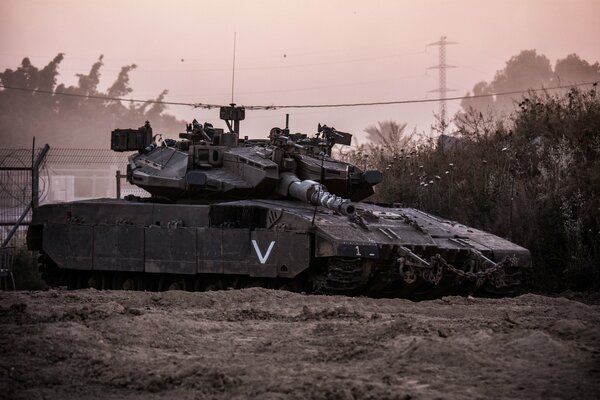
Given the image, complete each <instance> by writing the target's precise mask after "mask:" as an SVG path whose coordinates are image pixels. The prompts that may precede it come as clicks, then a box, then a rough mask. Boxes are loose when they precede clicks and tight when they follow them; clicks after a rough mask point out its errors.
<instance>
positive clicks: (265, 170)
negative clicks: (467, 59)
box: [28, 105, 530, 299]
mask: <svg viewBox="0 0 600 400" xmlns="http://www.w3.org/2000/svg"><path fill="white" fill-rule="evenodd" d="M220 117H221V119H222V120H224V121H225V125H226V128H215V127H214V126H213V125H212V124H209V123H204V124H201V123H199V122H197V121H196V120H194V121H193V122H192V123H191V124H189V125H187V127H186V131H185V132H184V133H181V134H179V140H173V139H165V140H163V139H162V137H161V136H160V135H154V134H153V131H152V127H151V125H150V123H148V122H146V124H145V125H144V126H142V127H141V128H138V129H116V130H114V131H113V132H112V133H111V149H112V150H114V151H118V152H134V153H132V154H131V155H130V156H129V158H128V165H127V180H128V181H129V182H130V183H132V184H134V185H136V186H138V187H140V188H143V189H145V190H146V191H147V192H149V193H150V194H151V197H150V198H137V197H133V196H129V197H127V198H125V199H96V200H87V201H75V202H70V203H63V204H48V205H43V206H40V207H38V208H36V209H35V210H34V212H33V218H32V222H31V225H30V228H29V231H28V245H29V248H30V249H31V250H38V251H39V252H40V254H41V256H40V263H41V265H40V268H41V271H42V276H43V278H44V279H45V280H46V281H47V282H48V283H49V284H50V285H67V286H69V287H72V288H78V287H94V288H97V289H135V290H168V289H179V290H216V289H224V288H243V287H251V286H262V287H268V288H281V289H287V290H293V291H303V292H309V293H319V294H342V295H368V296H374V297H406V298H415V299H421V298H432V297H438V296H442V295H447V294H453V293H474V292H477V291H482V290H485V291H487V292H494V293H505V292H510V291H511V290H513V289H514V288H515V287H518V285H519V283H520V276H521V273H522V271H523V269H525V268H528V267H529V265H530V254H529V252H528V250H526V249H524V248H522V247H520V246H518V245H516V244H514V243H511V242H510V241H507V240H505V239H502V238H500V237H498V236H495V235H492V234H490V233H486V232H483V231H480V230H477V229H474V228H470V227H468V226H465V225H462V224H460V223H457V222H453V221H448V220H445V219H442V218H439V217H436V216H434V215H431V214H428V213H426V212H423V211H421V210H418V209H414V208H404V207H400V206H399V205H397V204H373V203H369V202H365V201H364V200H365V199H367V198H368V197H369V196H371V195H372V194H373V193H374V189H373V187H374V186H375V185H376V184H377V183H379V182H381V181H382V179H383V175H382V173H381V172H380V171H374V170H369V171H363V170H361V169H360V168H359V167H358V166H356V165H352V164H349V163H347V162H343V161H340V160H336V159H334V158H333V157H332V148H333V147H334V146H335V145H350V142H351V138H352V135H351V134H349V133H346V132H341V131H338V130H336V129H335V128H332V127H328V126H326V125H323V126H322V125H320V124H319V125H318V129H317V132H316V134H315V135H311V136H309V135H306V134H300V133H294V134H292V133H290V130H289V128H288V119H287V117H286V125H285V128H283V129H282V128H273V129H271V130H270V132H269V134H268V137H267V135H265V139H248V137H247V136H246V137H243V138H242V137H240V121H242V120H243V119H244V118H245V110H244V108H242V107H236V106H235V105H231V106H230V107H222V108H221V109H220Z"/></svg>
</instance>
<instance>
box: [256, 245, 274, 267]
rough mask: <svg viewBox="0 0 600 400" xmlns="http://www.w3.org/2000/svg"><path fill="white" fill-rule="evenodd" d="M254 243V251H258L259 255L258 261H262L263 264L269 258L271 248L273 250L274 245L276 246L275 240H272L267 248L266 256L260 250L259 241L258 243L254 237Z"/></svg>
mask: <svg viewBox="0 0 600 400" xmlns="http://www.w3.org/2000/svg"><path fill="white" fill-rule="evenodd" d="M252 245H253V246H254V251H256V255H257V256H258V261H260V263H261V264H264V263H266V262H267V260H268V259H269V255H270V254H271V250H273V246H275V241H274V240H272V241H271V244H270V245H269V248H268V249H267V252H266V253H265V255H264V256H263V254H262V252H261V251H260V249H259V248H258V243H256V240H254V239H252Z"/></svg>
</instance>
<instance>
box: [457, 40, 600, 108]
mask: <svg viewBox="0 0 600 400" xmlns="http://www.w3.org/2000/svg"><path fill="white" fill-rule="evenodd" d="M597 80H600V65H599V64H598V62H596V63H595V64H590V63H588V62H587V61H585V60H582V59H581V58H580V57H579V56H578V55H576V54H570V55H568V56H567V57H566V58H564V59H559V60H557V62H556V65H555V68H554V70H553V69H552V66H551V64H550V61H549V60H548V58H547V57H546V56H544V55H543V54H537V52H536V51H535V50H523V51H521V53H519V54H517V55H516V56H513V57H511V58H510V60H508V61H507V62H506V65H505V66H504V68H503V69H501V70H499V71H497V72H496V75H495V76H494V79H493V80H492V81H491V82H489V83H488V82H485V81H482V82H478V83H477V84H476V85H475V86H474V87H473V90H472V93H471V92H467V96H479V95H488V94H492V93H502V92H520V91H527V90H529V89H541V88H549V87H553V86H561V85H565V84H572V83H582V82H593V81H597ZM522 97H523V94H521V93H517V94H514V95H502V96H494V97H470V98H466V99H463V100H462V102H461V106H462V112H461V113H459V115H460V114H462V113H465V112H468V111H469V109H474V110H475V111H478V112H481V113H483V114H487V113H489V112H490V111H492V112H495V113H496V114H498V115H505V116H506V115H508V114H510V113H511V112H512V111H513V110H515V108H516V105H517V103H518V101H519V99H521V98H522Z"/></svg>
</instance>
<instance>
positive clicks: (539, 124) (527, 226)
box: [347, 88, 600, 291]
mask: <svg viewBox="0 0 600 400" xmlns="http://www.w3.org/2000/svg"><path fill="white" fill-rule="evenodd" d="M455 123H456V125H457V127H458V134H459V137H453V138H452V140H451V141H450V142H445V141H443V140H439V141H438V143H435V144H434V143H431V142H428V141H422V142H414V141H413V142H411V144H410V146H409V147H406V148H404V149H401V150H400V151H398V152H386V151H383V150H382V149H381V148H380V147H377V146H371V147H363V148H362V149H359V151H356V152H354V153H350V154H348V155H347V157H349V158H350V159H351V160H352V161H354V162H356V163H357V164H358V165H359V166H362V167H365V168H379V169H381V170H384V171H385V174H384V176H385V179H384V182H382V183H381V184H380V185H379V187H377V193H376V194H375V198H374V200H375V201H383V202H399V203H402V204H403V205H405V206H411V207H418V208H421V209H424V210H426V211H429V212H432V213H434V214H438V215H441V216H443V217H446V218H449V219H451V220H456V221H460V222H462V223H465V224H468V225H472V226H475V227H477V228H480V229H483V230H486V231H490V232H493V233H495V234H497V235H499V236H502V237H507V238H510V239H511V240H513V241H514V242H516V243H518V244H520V245H523V246H524V247H526V248H528V249H529V250H530V251H531V252H532V256H533V270H532V273H531V276H530V280H529V282H528V285H529V287H530V288H531V289H535V290H548V291H557V290H564V289H567V288H570V289H575V290H585V289H592V288H594V289H599V288H600V200H599V199H600V196H599V194H600V99H599V98H598V95H597V93H596V90H595V88H594V90H591V91H580V90H577V89H573V90H571V91H570V92H568V93H567V94H564V95H558V94H548V93H545V94H543V95H537V94H530V95H527V96H525V97H524V98H523V100H522V101H521V102H520V103H519V107H518V108H517V109H516V110H515V111H514V112H513V114H511V117H510V119H509V120H497V119H495V118H494V117H493V116H490V115H484V114H483V113H480V112H477V111H474V110H471V111H470V112H468V113H463V114H461V115H459V116H458V117H457V119H456V121H455Z"/></svg>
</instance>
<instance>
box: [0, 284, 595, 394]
mask: <svg viewBox="0 0 600 400" xmlns="http://www.w3.org/2000/svg"><path fill="white" fill-rule="evenodd" d="M0 398H10V399H82V398H86V399H94V398H102V399H111V398H115V399H116V398H119V399H230V398H234V399H245V398H259V399H309V398H310V399H438V398H440V399H477V398H482V399H488V398H505V399H514V398H522V399H530V398H544V399H550V398H577V399H584V398H589V399H598V398H600V306H599V305H594V304H584V303H582V302H580V301H575V300H569V299H566V298H550V297H542V296H537V295H523V296H520V297H516V298H505V299H481V298H477V299H474V298H462V297H446V298H442V299H440V300H434V301H427V302H419V303H414V302H411V301H408V300H378V299H371V298H347V297H336V296H305V295H301V294H295V293H289V292H284V291H273V290H266V289H258V288H254V289H244V290H231V291H221V292H207V293H188V292H180V291H172V292H163V293H148V292H126V291H105V292H101V291H96V290H89V289H88V290H80V291H62V290H58V291H57V290H50V291H43V292H17V293H13V292H0Z"/></svg>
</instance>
